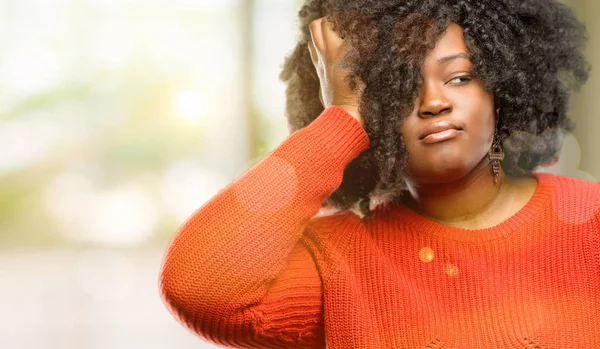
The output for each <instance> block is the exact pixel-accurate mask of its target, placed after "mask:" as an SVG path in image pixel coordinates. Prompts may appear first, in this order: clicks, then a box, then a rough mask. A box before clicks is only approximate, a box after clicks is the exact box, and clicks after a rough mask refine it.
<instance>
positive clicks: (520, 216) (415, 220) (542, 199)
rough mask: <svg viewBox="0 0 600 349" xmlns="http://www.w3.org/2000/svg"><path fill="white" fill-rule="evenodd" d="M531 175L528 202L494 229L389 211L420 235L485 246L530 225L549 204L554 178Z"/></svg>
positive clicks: (402, 209)
mask: <svg viewBox="0 0 600 349" xmlns="http://www.w3.org/2000/svg"><path fill="white" fill-rule="evenodd" d="M530 175H531V176H532V177H534V178H536V179H537V182H538V183H537V188H536V190H535V192H534V193H533V195H532V196H531V198H529V201H527V203H526V204H525V206H523V207H522V208H521V209H520V210H519V211H518V212H517V213H515V214H514V215H512V216H511V217H509V218H508V219H506V220H504V221H503V222H501V223H499V224H497V225H495V226H493V227H489V228H484V229H464V228H457V227H452V226H449V225H446V224H442V223H439V222H436V221H434V220H431V219H429V218H427V217H425V216H423V215H421V214H419V213H417V212H415V211H413V210H411V209H410V208H408V207H406V206H404V205H397V206H395V207H394V208H392V210H393V211H396V212H398V215H399V216H398V217H399V218H401V219H402V221H403V222H405V223H406V224H407V225H409V226H411V227H412V228H414V229H416V230H417V231H419V233H423V234H426V235H430V236H432V237H435V238H440V239H444V240H454V241H462V242H484V241H489V240H495V239H499V238H503V237H506V236H507V235H509V234H510V233H512V232H514V231H515V230H517V229H519V228H521V227H523V226H526V225H528V224H530V223H531V221H532V220H533V219H534V218H535V216H536V215H537V214H538V213H539V212H541V211H542V208H543V206H544V205H545V204H550V203H551V198H552V190H553V188H554V179H555V176H554V175H553V174H551V173H543V172H533V173H531V174H530Z"/></svg>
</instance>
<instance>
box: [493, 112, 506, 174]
mask: <svg viewBox="0 0 600 349" xmlns="http://www.w3.org/2000/svg"><path fill="white" fill-rule="evenodd" d="M496 113H497V116H498V120H500V108H498V109H496ZM497 126H498V122H497V121H496V127H495V130H494V141H493V143H492V149H491V150H490V152H489V157H490V161H491V163H492V174H493V175H494V184H495V183H498V180H499V177H500V162H501V161H502V160H504V152H503V151H502V146H501V145H500V138H499V136H498V127H497Z"/></svg>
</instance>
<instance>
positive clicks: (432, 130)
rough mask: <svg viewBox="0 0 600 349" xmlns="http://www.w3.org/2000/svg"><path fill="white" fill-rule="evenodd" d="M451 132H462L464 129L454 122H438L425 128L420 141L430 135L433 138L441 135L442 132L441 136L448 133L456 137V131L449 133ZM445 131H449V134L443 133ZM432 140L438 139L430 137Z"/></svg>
mask: <svg viewBox="0 0 600 349" xmlns="http://www.w3.org/2000/svg"><path fill="white" fill-rule="evenodd" d="M449 130H455V131H462V127H459V126H458V125H456V124H454V123H453V122H451V121H449V120H442V121H438V122H436V123H433V124H431V125H428V126H427V127H425V129H424V130H423V133H421V136H420V137H419V140H424V139H425V138H426V137H427V136H430V135H432V136H433V135H436V134H440V133H441V132H442V134H440V135H444V134H446V133H447V134H448V135H454V134H456V133H457V132H455V131H449ZM444 131H449V132H446V133H443V132H444ZM430 138H436V137H430ZM442 138H444V137H442Z"/></svg>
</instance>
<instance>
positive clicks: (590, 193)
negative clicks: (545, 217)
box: [535, 173, 600, 223]
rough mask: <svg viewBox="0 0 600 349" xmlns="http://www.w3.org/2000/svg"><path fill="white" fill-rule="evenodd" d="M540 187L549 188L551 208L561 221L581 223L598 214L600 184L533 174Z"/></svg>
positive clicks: (548, 174)
mask: <svg viewBox="0 0 600 349" xmlns="http://www.w3.org/2000/svg"><path fill="white" fill-rule="evenodd" d="M535 176H536V177H537V178H538V179H539V182H540V185H543V186H546V187H548V188H551V191H552V206H553V208H554V210H555V213H557V214H558V215H559V216H560V217H561V218H562V219H563V221H567V222H570V223H583V222H587V221H589V220H590V219H592V218H594V217H595V218H596V219H598V215H599V214H600V183H598V182H594V181H589V180H584V179H580V178H574V177H568V176H562V175H555V174H551V173H535Z"/></svg>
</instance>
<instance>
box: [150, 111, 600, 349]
mask: <svg viewBox="0 0 600 349" xmlns="http://www.w3.org/2000/svg"><path fill="white" fill-rule="evenodd" d="M368 146H369V139H368V135H367V133H366V132H365V130H364V129H363V128H362V127H361V126H360V124H359V123H358V122H357V121H356V120H355V119H353V118H352V117H351V116H350V115H349V114H347V113H346V112H345V111H344V110H343V109H341V108H339V107H329V108H327V109H326V110H325V111H324V112H323V113H322V114H321V115H320V116H319V117H318V118H317V119H316V120H314V121H313V122H312V123H311V124H310V125H308V126H307V127H305V128H303V129H301V130H299V131H297V132H295V133H293V134H291V135H290V136H289V137H288V138H287V139H286V140H285V141H284V142H282V144H281V145H280V146H279V147H277V148H276V149H275V150H274V151H273V152H271V153H270V154H269V155H267V156H266V157H265V158H264V159H262V160H261V161H260V162H259V163H257V164H256V165H254V166H253V167H252V168H250V169H249V170H248V171H247V172H246V173H244V174H243V175H242V176H240V177H239V178H238V179H236V180H235V181H233V182H232V183H230V184H229V185H228V186H227V187H226V188H224V189H222V190H221V191H219V193H218V194H217V195H215V196H214V197H213V198H212V199H211V200H210V201H208V202H207V203H206V204H204V205H203V206H202V207H200V208H199V209H198V210H197V211H196V212H195V213H194V214H193V215H192V216H191V217H190V218H189V219H188V220H187V221H186V222H185V224H183V225H182V226H181V228H180V229H179V231H178V232H177V234H176V235H175V236H174V238H173V240H172V241H171V244H170V245H169V247H168V250H167V251H166V254H165V257H164V260H163V265H162V270H161V275H160V281H159V284H160V290H161V295H162V298H163V301H164V302H165V305H166V306H167V307H168V308H169V310H170V311H171V312H172V313H173V314H174V316H175V317H176V318H177V319H178V320H179V321H180V322H181V323H182V324H183V325H184V326H186V327H187V328H188V329H190V330H191V331H193V332H194V333H196V334H198V335H199V336H201V337H202V338H204V339H205V340H208V341H211V342H213V343H217V344H220V345H223V346H228V347H235V348H331V349H338V348H353V349H358V348H378V349H379V348H423V349H425V348H436V349H440V348H469V349H472V348H486V349H490V348H523V349H529V348H538V349H550V348H555V349H566V348H598V347H600V228H599V226H600V224H599V222H600V210H599V209H598V207H599V204H600V186H599V185H598V184H597V183H591V182H586V181H582V180H577V179H573V178H568V177H562V176H556V175H552V174H544V173H534V176H535V177H537V179H538V188H537V191H536V192H535V194H534V195H533V197H532V198H531V199H530V200H529V202H528V203H527V204H526V206H525V207H523V208H522V209H521V210H520V211H519V212H518V213H516V214H515V215H514V216H512V217H511V218H509V219H508V220H506V221H504V222H503V223H501V224H499V225H497V226H495V227H492V228H487V229H481V230H465V229H459V228H454V227H449V226H446V225H442V224H440V223H437V222H434V221H431V220H429V219H427V218H425V217H424V216H421V215H419V214H417V213H416V212H414V211H411V210H410V209H408V208H406V207H404V206H400V205H392V204H383V205H380V206H378V207H377V208H376V209H375V210H374V214H373V215H372V216H371V217H369V218H364V219H361V218H360V217H359V216H357V215H355V214H354V213H352V212H349V211H347V212H339V213H336V214H333V215H329V216H321V217H315V214H316V213H317V212H318V211H319V209H320V208H321V204H322V202H323V201H324V199H325V198H326V197H327V196H328V195H329V194H330V193H332V192H333V191H334V190H335V189H336V188H337V187H338V186H339V185H340V183H341V180H342V175H343V170H344V168H345V167H346V165H347V164H348V163H349V162H350V161H351V160H352V159H353V158H355V157H356V156H357V155H358V154H360V153H361V152H362V151H364V150H366V149H367V148H368Z"/></svg>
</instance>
